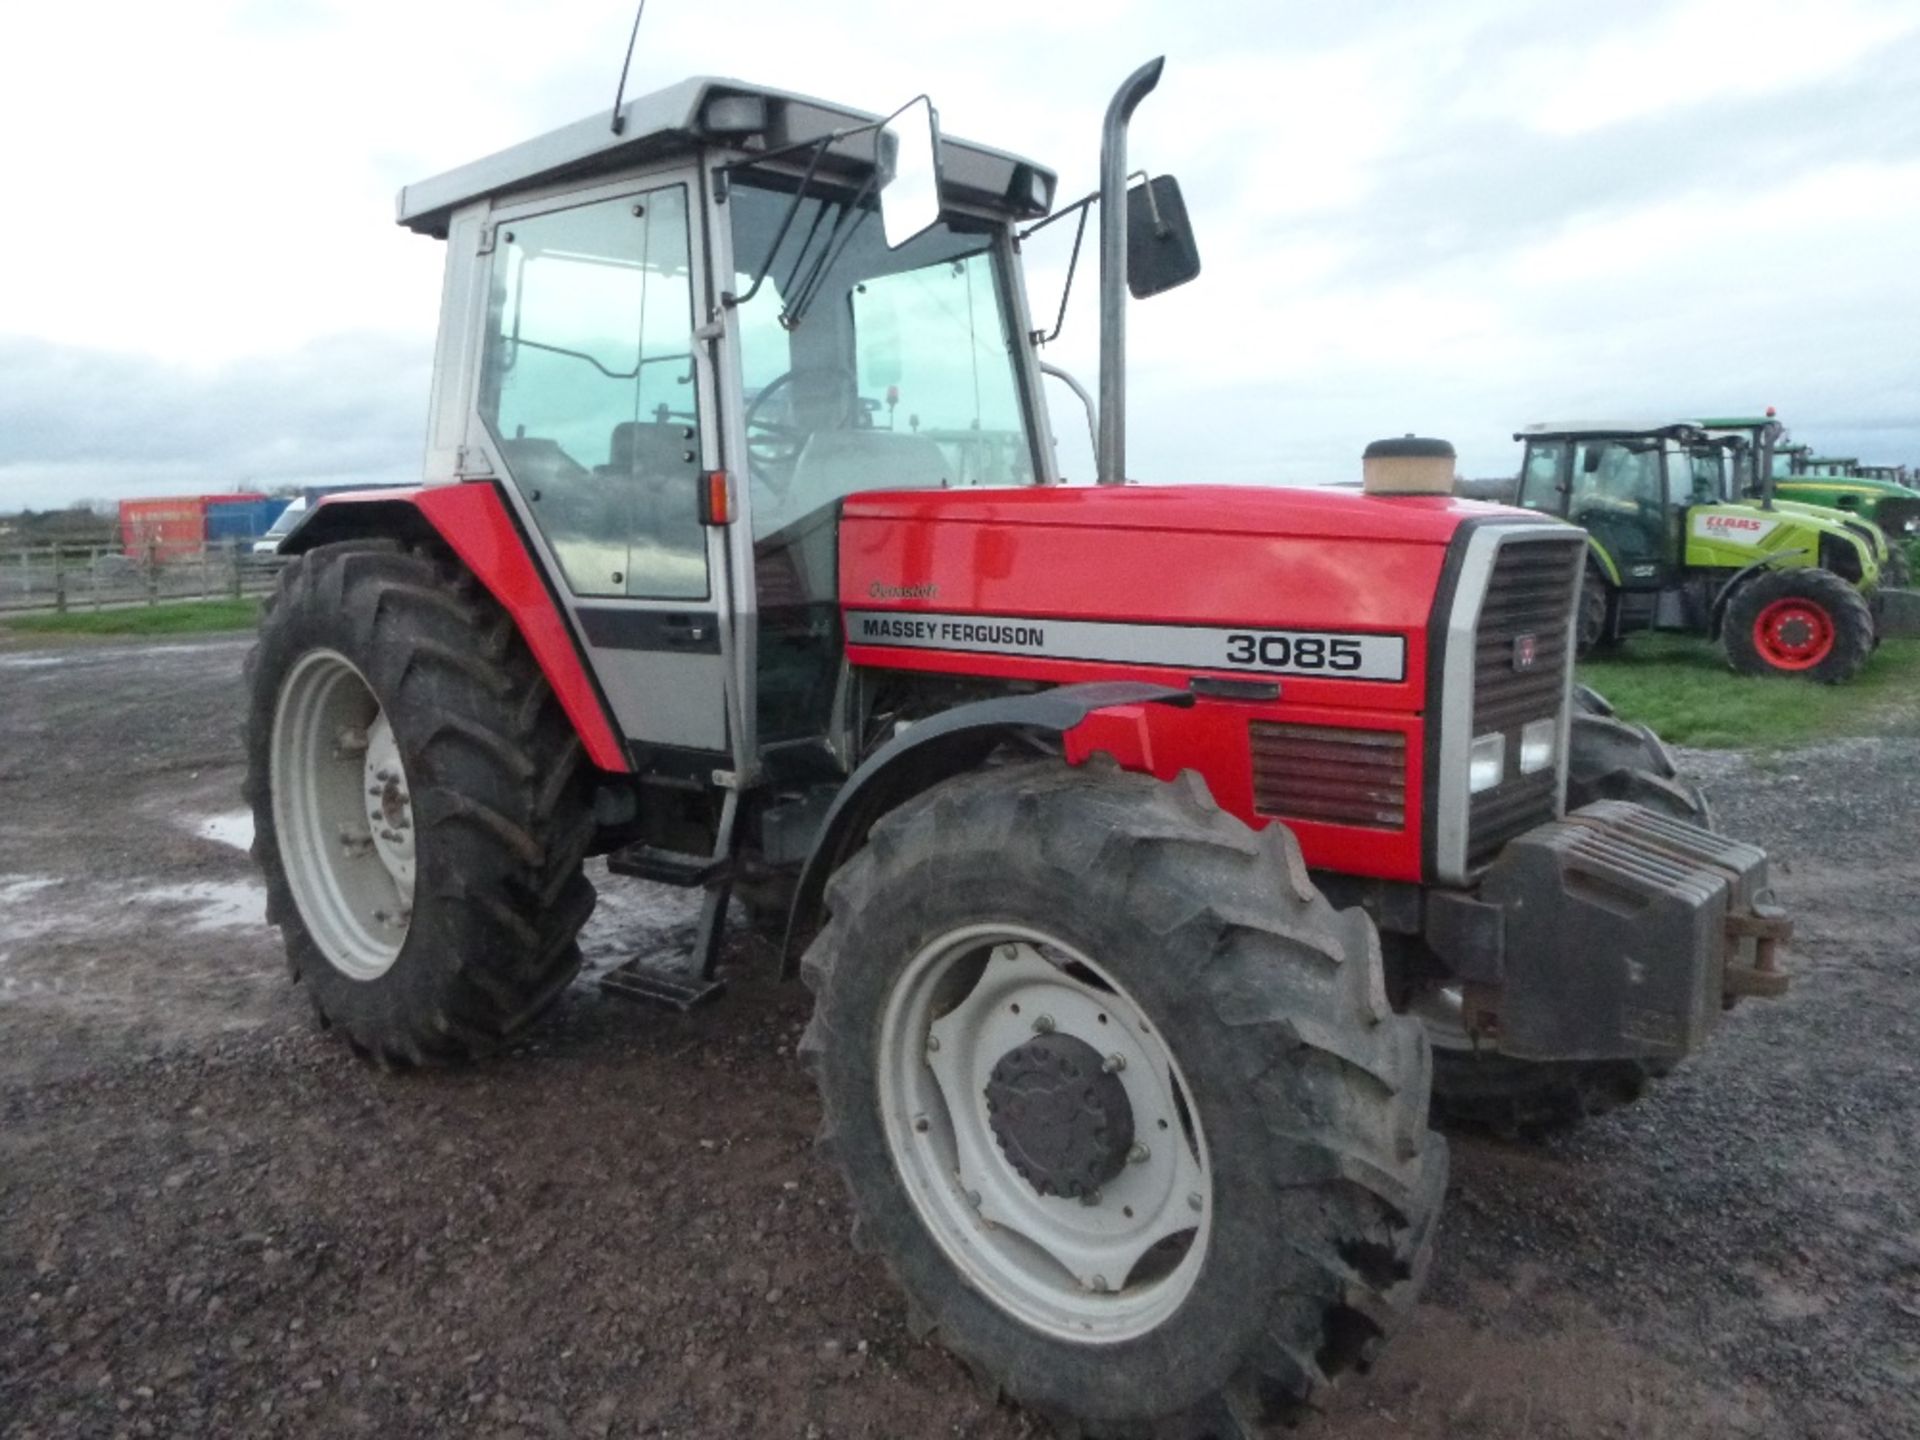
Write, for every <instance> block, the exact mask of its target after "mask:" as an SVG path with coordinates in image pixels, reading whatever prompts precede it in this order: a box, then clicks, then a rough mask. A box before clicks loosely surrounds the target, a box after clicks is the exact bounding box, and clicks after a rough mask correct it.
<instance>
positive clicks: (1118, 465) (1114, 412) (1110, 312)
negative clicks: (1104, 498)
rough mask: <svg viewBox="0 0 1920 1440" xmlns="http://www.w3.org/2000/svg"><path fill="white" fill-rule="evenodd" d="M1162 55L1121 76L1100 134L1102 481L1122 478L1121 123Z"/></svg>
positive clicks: (1153, 79)
mask: <svg viewBox="0 0 1920 1440" xmlns="http://www.w3.org/2000/svg"><path fill="white" fill-rule="evenodd" d="M1165 64H1166V56H1164V55H1162V56H1160V57H1158V58H1157V59H1153V60H1149V61H1148V62H1147V63H1146V64H1144V65H1142V66H1141V67H1140V68H1139V69H1138V70H1136V71H1134V72H1133V74H1131V75H1129V76H1128V77H1127V78H1126V81H1125V83H1124V84H1122V85H1121V87H1120V88H1119V89H1118V90H1116V91H1114V92H1113V99H1112V100H1111V101H1110V102H1109V103H1108V105H1107V119H1106V124H1105V125H1104V126H1103V127H1102V129H1101V133H1100V454H1099V457H1098V478H1099V482H1100V483H1101V484H1102V485H1124V484H1125V483H1126V480H1127V122H1128V121H1129V120H1131V119H1132V118H1133V112H1134V109H1135V107H1136V106H1138V105H1139V104H1140V102H1141V101H1142V100H1144V99H1146V98H1147V96H1148V95H1150V94H1151V93H1153V87H1154V86H1156V85H1158V84H1159V83H1160V69H1161V67H1162V66H1163V65H1165Z"/></svg>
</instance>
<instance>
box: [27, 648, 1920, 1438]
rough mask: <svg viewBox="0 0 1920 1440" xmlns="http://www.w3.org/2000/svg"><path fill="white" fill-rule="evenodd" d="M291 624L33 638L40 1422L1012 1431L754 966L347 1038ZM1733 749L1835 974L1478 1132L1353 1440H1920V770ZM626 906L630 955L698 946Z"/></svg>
mask: <svg viewBox="0 0 1920 1440" xmlns="http://www.w3.org/2000/svg"><path fill="white" fill-rule="evenodd" d="M245 645H246V642H245V641H241V640H231V639H213V640H206V641H196V642H192V643H170V644H160V645H152V646H144V647H128V646H125V645H112V644H106V645H91V646H68V647H63V648H51V649H35V648H30V647H23V646H20V645H18V644H15V645H12V646H6V645H5V644H4V643H3V642H0V816H4V818H5V824H4V825H3V826H0V1435H5V1436H8V1437H15V1436H18V1437H26V1436H30V1435H33V1436H39V1435H46V1436H53V1435H59V1436H73V1435H103V1436H104V1435H118V1434H133V1435H174V1434H209V1433H249V1434H289V1435H317V1434H336V1433H340V1434H350V1433H355V1432H358V1431H362V1430H365V1431H379V1432H384V1433H387V1434H400V1435H440V1434H454V1433H460V1434H473V1435H498V1436H529V1437H539V1436H554V1437H561V1436H603V1435H619V1436H626V1435H639V1434H648V1435H653V1434H658V1435H688V1436H692V1435H712V1436H720V1435H729V1436H730V1435H741V1434H752V1435H756V1436H758V1435H765V1436H795V1437H804V1436H814V1435H819V1436H839V1435H846V1436H855V1435H861V1436H932V1435H959V1436H978V1437H1010V1436H1017V1435H1024V1434H1029V1433H1032V1426H1031V1425H1030V1423H1029V1422H1028V1421H1027V1419H1026V1418H1025V1417H1023V1416H1021V1415H1020V1414H1018V1413H1015V1412H1012V1411H1010V1410H1006V1409H1003V1408H998V1407H995V1406H992V1405H990V1404H988V1403H986V1402H985V1401H984V1400H983V1399H982V1398H981V1397H980V1395H979V1393H978V1392H977V1391H976V1390H975V1389H974V1388H973V1386H972V1385H971V1384H970V1383H969V1382H968V1381H967V1380H966V1379H965V1377H964V1375H963V1374H962V1373H961V1371H960V1370H959V1368H958V1367H957V1366H956V1365H955V1364H954V1363H953V1362H951V1361H950V1360H949V1359H948V1358H947V1357H946V1356H945V1355H944V1354H943V1353H942V1352H940V1351H937V1350H933V1349H929V1348H927V1347H925V1346H922V1345H920V1344H917V1343H916V1342H914V1341H913V1340H911V1339H910V1338H909V1336H908V1335H907V1333H906V1330H905V1328H904V1325H903V1323H902V1314H901V1306H900V1304H899V1302H898V1301H897V1300H896V1298H895V1296H894V1294H893V1293H892V1291H891V1290H890V1288H889V1287H888V1285H887V1284H886V1282H885V1280H884V1278H883V1276H882V1275H881V1273H880V1271H879V1269H878V1267H877V1266H876V1265H875V1264H874V1263H872V1262H871V1261H869V1260H866V1259H864V1258H861V1257H858V1256H856V1255H854V1254H853V1253H852V1252H851V1250H850V1249H849V1246H848V1244H847V1241H846V1232H847V1218H848V1217H847V1213H846V1207H845V1205H844V1203H843V1200H842V1195H841V1191H840V1186H839V1182H838V1180H837V1178H836V1177H834V1176H833V1175H832V1174H830V1173H828V1172H827V1171H826V1170H825V1169H824V1168H823V1167H822V1166H821V1165H820V1164H819V1163H818V1162H817V1161H816V1160H815V1159H814V1158H813V1156H812V1154H811V1150H810V1138H811V1136H812V1133H813V1129H814V1125H815V1120H816V1104H815V1101H814V1098H813V1095H812V1093H811V1091H810V1088H809V1086H808V1084H807V1082H806V1080H805V1078H804V1076H803V1074H802V1073H801V1071H800V1069H799V1067H798V1066H797V1065H796V1064H795V1062H794V1060H793V1057H792V1054H791V1051H792V1046H793V1043H794V1040H795V1038H796V1037H797V1035H798V1032H799V1029H800V1026H801V1024H802V1022H803V1020H804V1018H805V998H804V995H803V994H802V993H801V992H800V991H799V990H798V989H797V987H787V986H782V985H780V984H778V983H777V982H774V981H772V980H770V979H768V978H766V977H767V971H768V968H769V967H768V963H767V962H768V957H767V956H766V955H765V954H764V953H760V952H757V951H755V950H753V949H752V948H751V946H750V943H747V944H743V945H742V946H741V947H740V948H737V949H736V950H734V951H733V952H731V959H732V962H733V966H732V968H733V973H734V975H735V977H736V978H735V983H734V989H733V992H732V994H731V995H730V996H729V998H728V1000H727V1001H726V1002H725V1003H723V1004H722V1005H720V1006H717V1007H714V1008H712V1009H710V1010H708V1011H706V1012H704V1013H701V1014H699V1015H697V1016H694V1017H691V1018H673V1017H667V1016H662V1015H658V1014H655V1013H653V1012H650V1011H646V1010H639V1009H634V1008H631V1007H628V1006H625V1005H622V1004H620V1003H618V1002H611V1001H606V1000H603V999H601V998H600V997H599V995H598V993H597V992H596V991H595V990H594V989H592V988H591V987H590V986H589V985H587V984H582V985H579V986H576V987H575V989H574V990H573V991H572V992H570V994H569V995H568V996H567V998H566V1000H565V1002H564V1003H563V1004H562V1005H561V1007H560V1008H559V1010H558V1012H557V1013H556V1014H555V1015H554V1016H553V1017H552V1018H551V1019H550V1020H549V1021H547V1022H546V1023H544V1024H543V1025H542V1026H541V1027H540V1028H539V1030H538V1031H537V1033H536V1035H535V1036H534V1038H533V1039H532V1040H531V1041H530V1042H529V1043H527V1044H525V1045H523V1046H522V1047H520V1048H519V1049H517V1050H515V1051H514V1052H513V1053H512V1054H509V1055H507V1056H504V1057H502V1058H500V1059H499V1060H497V1061H495V1062H493V1063H490V1064H488V1065H485V1066H483V1067H480V1068H477V1069H473V1070H469V1071H466V1072H463V1073H453V1074H431V1075H414V1076H409V1075H389V1074H383V1073H380V1072H379V1071H377V1070H373V1069H369V1068H367V1067H365V1066H362V1065H360V1064H357V1063H356V1062H354V1061H353V1060H352V1059H351V1057H350V1056H349V1055H348V1054H347V1053H346V1050H345V1048H344V1047H343V1046H341V1045H338V1044H336V1043H333V1042H332V1041H330V1040H328V1039H327V1038H326V1037H325V1036H322V1035H319V1034H317V1033H316V1032H315V1030H314V1029H313V1027H312V1025H311V1024H310V1022H309V1020H308V1018H307V1013H306V1010H305V1002H304V999H303V997H302V996H301V995H300V994H299V992H297V991H295V990H294V989H292V987H290V986H288V985H287V984H286V983H285V972H284V967H283V965H282V962H281V959H280V954H279V948H278V944H277V938H276V936H275V935H274V934H273V933H272V932H271V931H269V930H267V929H266V928H265V926H264V923H263V917H262V910H263V904H262V899H261V895H260V891H259V888H258V886H257V885H256V884H255V883H254V880H253V876H252V870H251V866H250V863H249V862H248V860H247V859H246V856H245V855H244V853H243V851H242V849H240V848H238V847H239V846H243V845H244V844H245V843H246V833H247V827H246V825H245V822H244V816H242V815H240V814H238V813H237V812H238V801H237V794H238V787H239V765H238V757H237V746H236V743H235V740H234V736H233V728H234V716H235V715H236V714H237V713H238V704H239V701H238V696H239V683H238V677H239V667H240V661H241V658H242V656H243V655H244V653H245ZM1688 759H1689V760H1690V761H1691V762H1692V763H1693V764H1694V765H1695V766H1696V768H1697V770H1698V771H1699V773H1701V774H1702V776H1703V778H1704V779H1705V780H1706V783H1707V788H1708V790H1709V792H1710V794H1711V795H1712V798H1713V800H1714V802H1715V804H1716V806H1717V809H1718V813H1719V815H1720V817H1721V824H1722V827H1723V828H1724V829H1727V830H1729V831H1731V832H1732V833H1735V834H1738V835H1742V836H1748V837H1752V838H1754V839H1757V840H1759V841H1760V842H1762V843H1763V844H1765V845H1766V846H1767V847H1768V848H1769V850H1770V851H1772V853H1773V854H1774V855H1775V857H1776V865H1777V872H1778V881H1779V889H1780V890H1781V892H1782V894H1783V897H1784V898H1785V899H1786V900H1787V901H1788V902H1789V904H1790V905H1791V907H1792V908H1793V910H1794V911H1795V913H1796V915H1797V917H1798V920H1799V926H1800V932H1799V940H1798V942H1797V945H1796V949H1795V956H1794V963H1795V965H1796V967H1797V970H1798V979H1797V981H1796V985H1795V988H1794V990H1793V992H1792V993H1791V995H1790V996H1789V997H1788V998H1787V999H1785V1000H1783V1001H1780V1002H1777V1003H1774V1004H1770V1005H1761V1004H1748V1005H1745V1006H1742V1007H1741V1009H1740V1010H1739V1011H1738V1012H1736V1013H1735V1014H1734V1015H1733V1016H1732V1017H1731V1018H1730V1020H1729V1021H1728V1023H1727V1024H1726V1025H1725V1026H1724V1027H1723V1028H1722V1031H1721V1033H1720V1035H1719V1037H1718V1039H1717V1042H1716V1043H1715V1044H1714V1045H1713V1047H1712V1048H1710V1049H1709V1050H1708V1051H1707V1052H1706V1053H1705V1054H1703V1055H1702V1056H1701V1057H1699V1058H1698V1059H1697V1060H1696V1061H1694V1062H1693V1063H1691V1064H1689V1065H1688V1066H1687V1067H1685V1068H1684V1069H1683V1070H1682V1071H1681V1072H1680V1073H1679V1074H1677V1075H1676V1076H1675V1077H1674V1078H1673V1079H1672V1080H1671V1081H1669V1082H1668V1083H1667V1084H1666V1085H1665V1086H1663V1087H1662V1088H1661V1090H1660V1091H1659V1093H1658V1094H1657V1096H1655V1097H1654V1098H1653V1099H1652V1100H1651V1101H1649V1102H1647V1103H1645V1104H1642V1105H1640V1106H1637V1107H1634V1108H1632V1109H1630V1110H1628V1111H1626V1112H1625V1113H1622V1114H1618V1115H1615V1116H1612V1117H1608V1118H1607V1119H1605V1120H1602V1121H1597V1122H1594V1123H1592V1124H1590V1125H1588V1126H1587V1127H1585V1128H1584V1129H1583V1130H1581V1131H1580V1132H1579V1133H1577V1134H1576V1135H1574V1136H1572V1137H1569V1138H1566V1139H1563V1140H1560V1141H1558V1142H1555V1143H1552V1144H1549V1145H1546V1146H1543V1147H1517V1146H1507V1145H1502V1144H1499V1143H1496V1142H1492V1141H1487V1140H1481V1139H1476V1138H1473V1137H1462V1138H1459V1139H1457V1140H1456V1141H1455V1149H1454V1184H1453V1191H1452V1195H1451V1202H1450V1205H1449V1208H1448V1211H1447V1214H1446V1216H1445V1218H1444V1220H1443V1222H1442V1229H1441V1236H1440V1246H1439V1259H1438V1261H1437V1263H1436V1265H1435V1267H1434V1272H1433V1278H1432V1281H1431V1285H1430V1289H1429V1294H1428V1297H1427V1299H1426V1301H1425V1303H1424V1304H1423V1305H1422V1306H1421V1308H1420V1311H1419V1313H1418V1315H1417V1316H1416V1317H1415V1322H1414V1324H1413V1325H1412V1326H1411V1327H1410V1328H1409V1330H1408V1331H1407V1333H1406V1334H1404V1335H1403V1336H1402V1337H1401V1338H1400V1339H1399V1340H1397V1341H1396V1342H1395V1343H1394V1344H1393V1345H1392V1346H1390V1347H1389V1348H1388V1350H1387V1352H1386V1354H1385V1355H1384V1356H1383V1358H1382V1360H1381V1362H1380V1364H1379V1365H1378V1366H1377V1367H1376V1368H1375V1370H1374V1371H1373V1373H1372V1374H1371V1375H1368V1376H1364V1377H1355V1378H1354V1379H1352V1380H1350V1381H1349V1382H1348V1383H1347V1384H1346V1385H1345V1386H1344V1387H1343V1388H1342V1390H1341V1391H1340V1392H1339V1394H1338V1396H1337V1398H1336V1400H1335V1402H1334V1405H1333V1408H1332V1412H1331V1413H1330V1414H1329V1415H1328V1416H1327V1417H1326V1418H1324V1419H1322V1420H1320V1421H1317V1422H1314V1424H1313V1425H1312V1426H1311V1427H1310V1429H1309V1433H1312V1432H1314V1431H1317V1432H1318V1433H1320V1434H1323V1435H1327V1436H1336V1435H1337V1436H1341V1437H1348V1436H1354V1437H1375V1436H1382V1437H1384V1436H1389V1435H1392V1436H1404V1435H1413V1436H1448V1437H1479V1436H1488V1437H1493V1436H1515V1437H1519V1436H1527V1437H1547V1436H1589V1435H1620V1436H1636V1437H1637V1436H1645V1435H1663V1436H1683V1437H1691V1436H1709V1435H1711V1436H1721V1435H1740V1436H1769V1437H1771V1436H1780V1437H1787V1436H1793V1437H1799V1436H1805V1435H1813V1434H1818V1435H1821V1436H1823V1437H1853V1436H1887V1437H1894V1436H1900V1437H1910V1436H1912V1435H1915V1434H1920V1047H1917V1045H1916V1042H1920V1002H1917V1001H1916V993H1920V938H1917V937H1916V924H1915V921H1914V919H1913V908H1912V903H1911V900H1910V896H1911V895H1912V894H1913V892H1914V891H1915V889H1916V882H1920V826H1916V823H1915V821H1914V819H1913V817H1914V816H1915V814H1916V813H1920V742H1912V741H1904V740H1903V741H1877V742H1859V743H1852V744H1845V745H1836V746H1832V747H1829V748H1827V749H1826V750H1824V751H1822V752H1820V753H1818V754H1817V755H1816V754H1792V755H1786V756H1781V757H1774V758H1773V759H1771V760H1767V761H1764V762H1755V761H1750V760H1747V759H1744V758H1741V757H1737V756H1726V755H1695V756H1689V757H1688ZM686 914H687V907H686V905H685V903H684V899H683V897H681V896H679V895H676V894H673V893H671V892H663V891H658V890H654V889H652V888H650V887H646V886H642V885H638V884H636V883H634V882H620V886H619V888H617V889H615V888H611V887H609V890H608V892H607V894H606V895H605V898H604V899H603V904H602V908H601V911H600V912H599V913H598V914H597V915H596V917H595V920H594V922H593V927H592V929H591V931H590V933H589V941H590V944H589V951H590V964H591V965H593V966H596V967H604V966H606V965H608V964H611V963H613V962H614V961H615V960H617V959H618V958H619V957H620V956H621V955H622V954H623V953H625V952H626V951H627V950H630V949H631V948H634V947H636V946H638V945H641V944H644V943H645V940H646V936H647V934H648V933H650V932H656V931H658V930H660V929H661V928H663V927H666V926H669V925H671V924H674V923H677V922H678V921H680V920H682V919H684V917H685V915H686Z"/></svg>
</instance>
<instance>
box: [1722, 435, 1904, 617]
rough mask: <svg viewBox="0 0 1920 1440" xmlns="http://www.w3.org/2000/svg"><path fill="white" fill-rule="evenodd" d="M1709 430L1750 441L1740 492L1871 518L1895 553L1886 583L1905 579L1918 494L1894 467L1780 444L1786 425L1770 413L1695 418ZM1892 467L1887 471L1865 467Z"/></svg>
mask: <svg viewBox="0 0 1920 1440" xmlns="http://www.w3.org/2000/svg"><path fill="white" fill-rule="evenodd" d="M1695 423H1697V424H1698V425H1700V426H1701V427H1702V428H1703V429H1705V430H1706V432H1707V433H1708V434H1709V435H1744V436H1745V437H1747V440H1748V442H1749V443H1750V444H1751V445H1752V447H1753V452H1752V454H1753V463H1752V468H1751V477H1752V478H1751V479H1750V480H1747V481H1745V483H1743V484H1742V485H1741V487H1740V490H1739V492H1738V493H1740V494H1755V495H1757V496H1758V497H1759V498H1760V499H1761V500H1762V501H1763V502H1764V501H1765V500H1767V499H1774V500H1789V501H1793V502H1795V503H1797V504H1803V505H1818V506H1821V507H1822V508H1824V509H1827V510H1840V511H1844V512H1845V513H1846V514H1848V515H1855V516H1858V517H1859V518H1861V519H1863V520H1871V521H1872V522H1873V523H1874V524H1876V525H1878V526H1879V527H1880V528H1881V529H1882V530H1884V531H1885V532H1886V535H1887V539H1888V541H1889V542H1891V544H1892V546H1893V548H1894V550H1895V551H1896V552H1897V553H1898V556H1899V558H1898V560H1897V561H1896V562H1895V565H1894V574H1893V575H1892V576H1891V577H1889V583H1890V584H1893V585H1897V586H1900V587H1902V588H1904V587H1905V586H1906V585H1907V583H1908V571H1909V570H1910V568H1911V563H1912V559H1913V551H1914V548H1915V545H1916V543H1920V494H1916V493H1915V492H1914V491H1913V490H1911V489H1909V488H1908V487H1907V486H1905V485H1903V484H1901V483H1900V480H1899V478H1898V467H1887V466H1862V465H1860V463H1859V462H1858V461H1856V460H1853V459H1851V458H1849V457H1846V456H1828V455H1815V454H1814V453H1813V452H1812V449H1811V447H1809V446H1806V445H1788V444H1785V443H1784V442H1785V440H1786V430H1785V428H1784V427H1783V426H1782V425H1781V424H1780V422H1779V421H1778V420H1776V419H1775V418H1774V417H1773V416H1771V415H1762V416H1729V417H1725V418H1721V419H1705V420H1699V421H1697V422H1695ZM1885 470H1892V471H1893V472H1894V473H1892V474H1880V473H1867V472H1869V471H1871V472H1880V471H1885Z"/></svg>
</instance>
